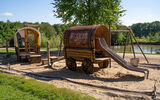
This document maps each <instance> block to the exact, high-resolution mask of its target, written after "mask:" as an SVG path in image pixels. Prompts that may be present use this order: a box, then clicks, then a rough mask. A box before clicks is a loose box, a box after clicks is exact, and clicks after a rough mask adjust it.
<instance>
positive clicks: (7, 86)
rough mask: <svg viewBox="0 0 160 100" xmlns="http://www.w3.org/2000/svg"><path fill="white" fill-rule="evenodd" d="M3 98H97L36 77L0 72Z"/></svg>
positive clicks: (39, 99) (64, 99)
mask: <svg viewBox="0 0 160 100" xmlns="http://www.w3.org/2000/svg"><path fill="white" fill-rule="evenodd" d="M0 98H1V100H96V99H95V98H93V97H90V96H88V95H86V94H83V93H80V92H76V91H73V90H70V89H66V88H57V87H55V86H53V85H49V84H47V83H42V82H38V81H36V80H34V79H25V78H24V77H17V76H12V75H8V74H3V73H0Z"/></svg>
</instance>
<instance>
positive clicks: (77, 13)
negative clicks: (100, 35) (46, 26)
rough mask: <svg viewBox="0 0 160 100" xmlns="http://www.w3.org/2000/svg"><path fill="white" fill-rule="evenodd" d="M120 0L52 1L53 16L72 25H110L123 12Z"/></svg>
mask: <svg viewBox="0 0 160 100" xmlns="http://www.w3.org/2000/svg"><path fill="white" fill-rule="evenodd" d="M120 3H121V0H54V2H53V3H52V4H53V8H54V15H55V16H57V18H61V19H62V21H63V22H64V23H71V24H73V25H77V24H80V25H95V24H105V25H107V24H111V23H113V22H117V21H118V19H119V17H121V16H122V14H123V12H124V11H125V10H123V9H122V7H121V5H120Z"/></svg>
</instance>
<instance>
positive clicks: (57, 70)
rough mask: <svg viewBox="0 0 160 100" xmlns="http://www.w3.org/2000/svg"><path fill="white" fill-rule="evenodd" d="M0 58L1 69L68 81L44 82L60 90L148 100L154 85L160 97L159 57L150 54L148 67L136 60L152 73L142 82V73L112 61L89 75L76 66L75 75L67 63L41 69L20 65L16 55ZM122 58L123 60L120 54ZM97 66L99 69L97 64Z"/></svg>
mask: <svg viewBox="0 0 160 100" xmlns="http://www.w3.org/2000/svg"><path fill="white" fill-rule="evenodd" d="M0 55H1V56H0V67H3V68H6V67H8V62H9V63H10V67H11V68H12V69H16V70H21V71H25V72H32V73H36V74H42V75H49V76H53V77H63V78H65V79H67V80H69V81H67V80H58V79H52V80H47V81H44V80H41V81H43V82H47V83H49V84H54V85H55V86H57V87H60V88H69V89H73V90H76V91H80V92H82V93H86V94H88V95H90V96H93V97H95V98H99V99H102V100H147V99H148V100H149V99H151V92H152V91H153V86H154V84H155V82H156V86H157V93H158V94H159V93H160V55H148V54H147V55H146V56H147V58H148V60H149V62H150V63H149V64H147V62H146V61H145V59H144V57H143V55H142V54H136V57H137V58H139V59H140V64H139V66H138V67H141V68H144V69H148V70H149V72H150V73H149V78H148V79H144V78H143V76H144V74H143V73H139V72H133V71H129V70H126V69H124V68H123V67H121V66H120V65H118V64H117V63H116V62H115V61H113V60H112V63H111V64H112V67H111V68H105V69H99V70H98V71H96V72H94V73H93V74H91V75H88V74H85V73H84V72H83V71H82V69H81V62H77V64H78V68H77V71H75V72H73V71H70V70H68V68H66V65H65V60H62V61H59V62H55V63H54V64H53V66H52V68H46V65H41V63H37V64H29V63H27V62H17V61H16V56H15V55H11V57H10V58H9V59H6V58H5V55H4V54H0ZM119 55H120V56H122V54H121V53H119ZM132 57H133V54H126V56H125V60H127V61H130V58H132ZM94 66H95V69H98V65H97V64H95V65H94Z"/></svg>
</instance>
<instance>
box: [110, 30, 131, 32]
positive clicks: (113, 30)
mask: <svg viewBox="0 0 160 100" xmlns="http://www.w3.org/2000/svg"><path fill="white" fill-rule="evenodd" d="M118 32H127V33H129V32H130V30H111V33H118Z"/></svg>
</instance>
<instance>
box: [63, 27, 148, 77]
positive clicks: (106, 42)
mask: <svg viewBox="0 0 160 100" xmlns="http://www.w3.org/2000/svg"><path fill="white" fill-rule="evenodd" d="M112 32H121V31H112ZM122 32H124V30H123V31H122ZM125 32H128V33H130V36H131V35H132V34H131V32H130V30H126V31H125ZM63 38H64V57H65V59H66V66H67V67H68V69H70V70H72V71H75V70H76V68H77V65H76V61H81V62H82V69H83V70H84V72H86V73H93V67H94V66H93V63H98V65H99V67H100V68H106V67H108V65H110V66H111V58H112V59H113V60H115V61H116V62H117V63H118V64H119V65H121V66H122V67H124V68H126V69H128V70H132V71H136V72H141V73H144V74H145V77H146V78H148V75H149V71H148V70H147V69H142V68H138V67H135V66H133V65H132V64H130V63H128V62H126V61H125V60H124V59H123V58H121V57H120V56H119V55H117V54H116V53H114V52H113V51H112V50H111V49H110V46H111V31H109V30H108V29H107V28H106V27H105V26H104V25H97V26H74V27H70V28H69V29H68V30H66V31H65V32H64V37H63ZM127 38H128V34H127ZM127 38H126V39H127ZM125 47H126V46H125ZM132 47H133V44H132ZM139 48H140V47H139ZM133 50H134V49H133ZM124 51H125V50H124ZM133 53H134V52H133ZM142 53H143V51H142ZM124 54H125V52H124ZM143 55H144V54H143ZM144 57H145V55H144ZM134 58H135V53H134ZM145 58H146V57H145ZM146 60H147V59H146ZM147 62H148V60H147Z"/></svg>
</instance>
